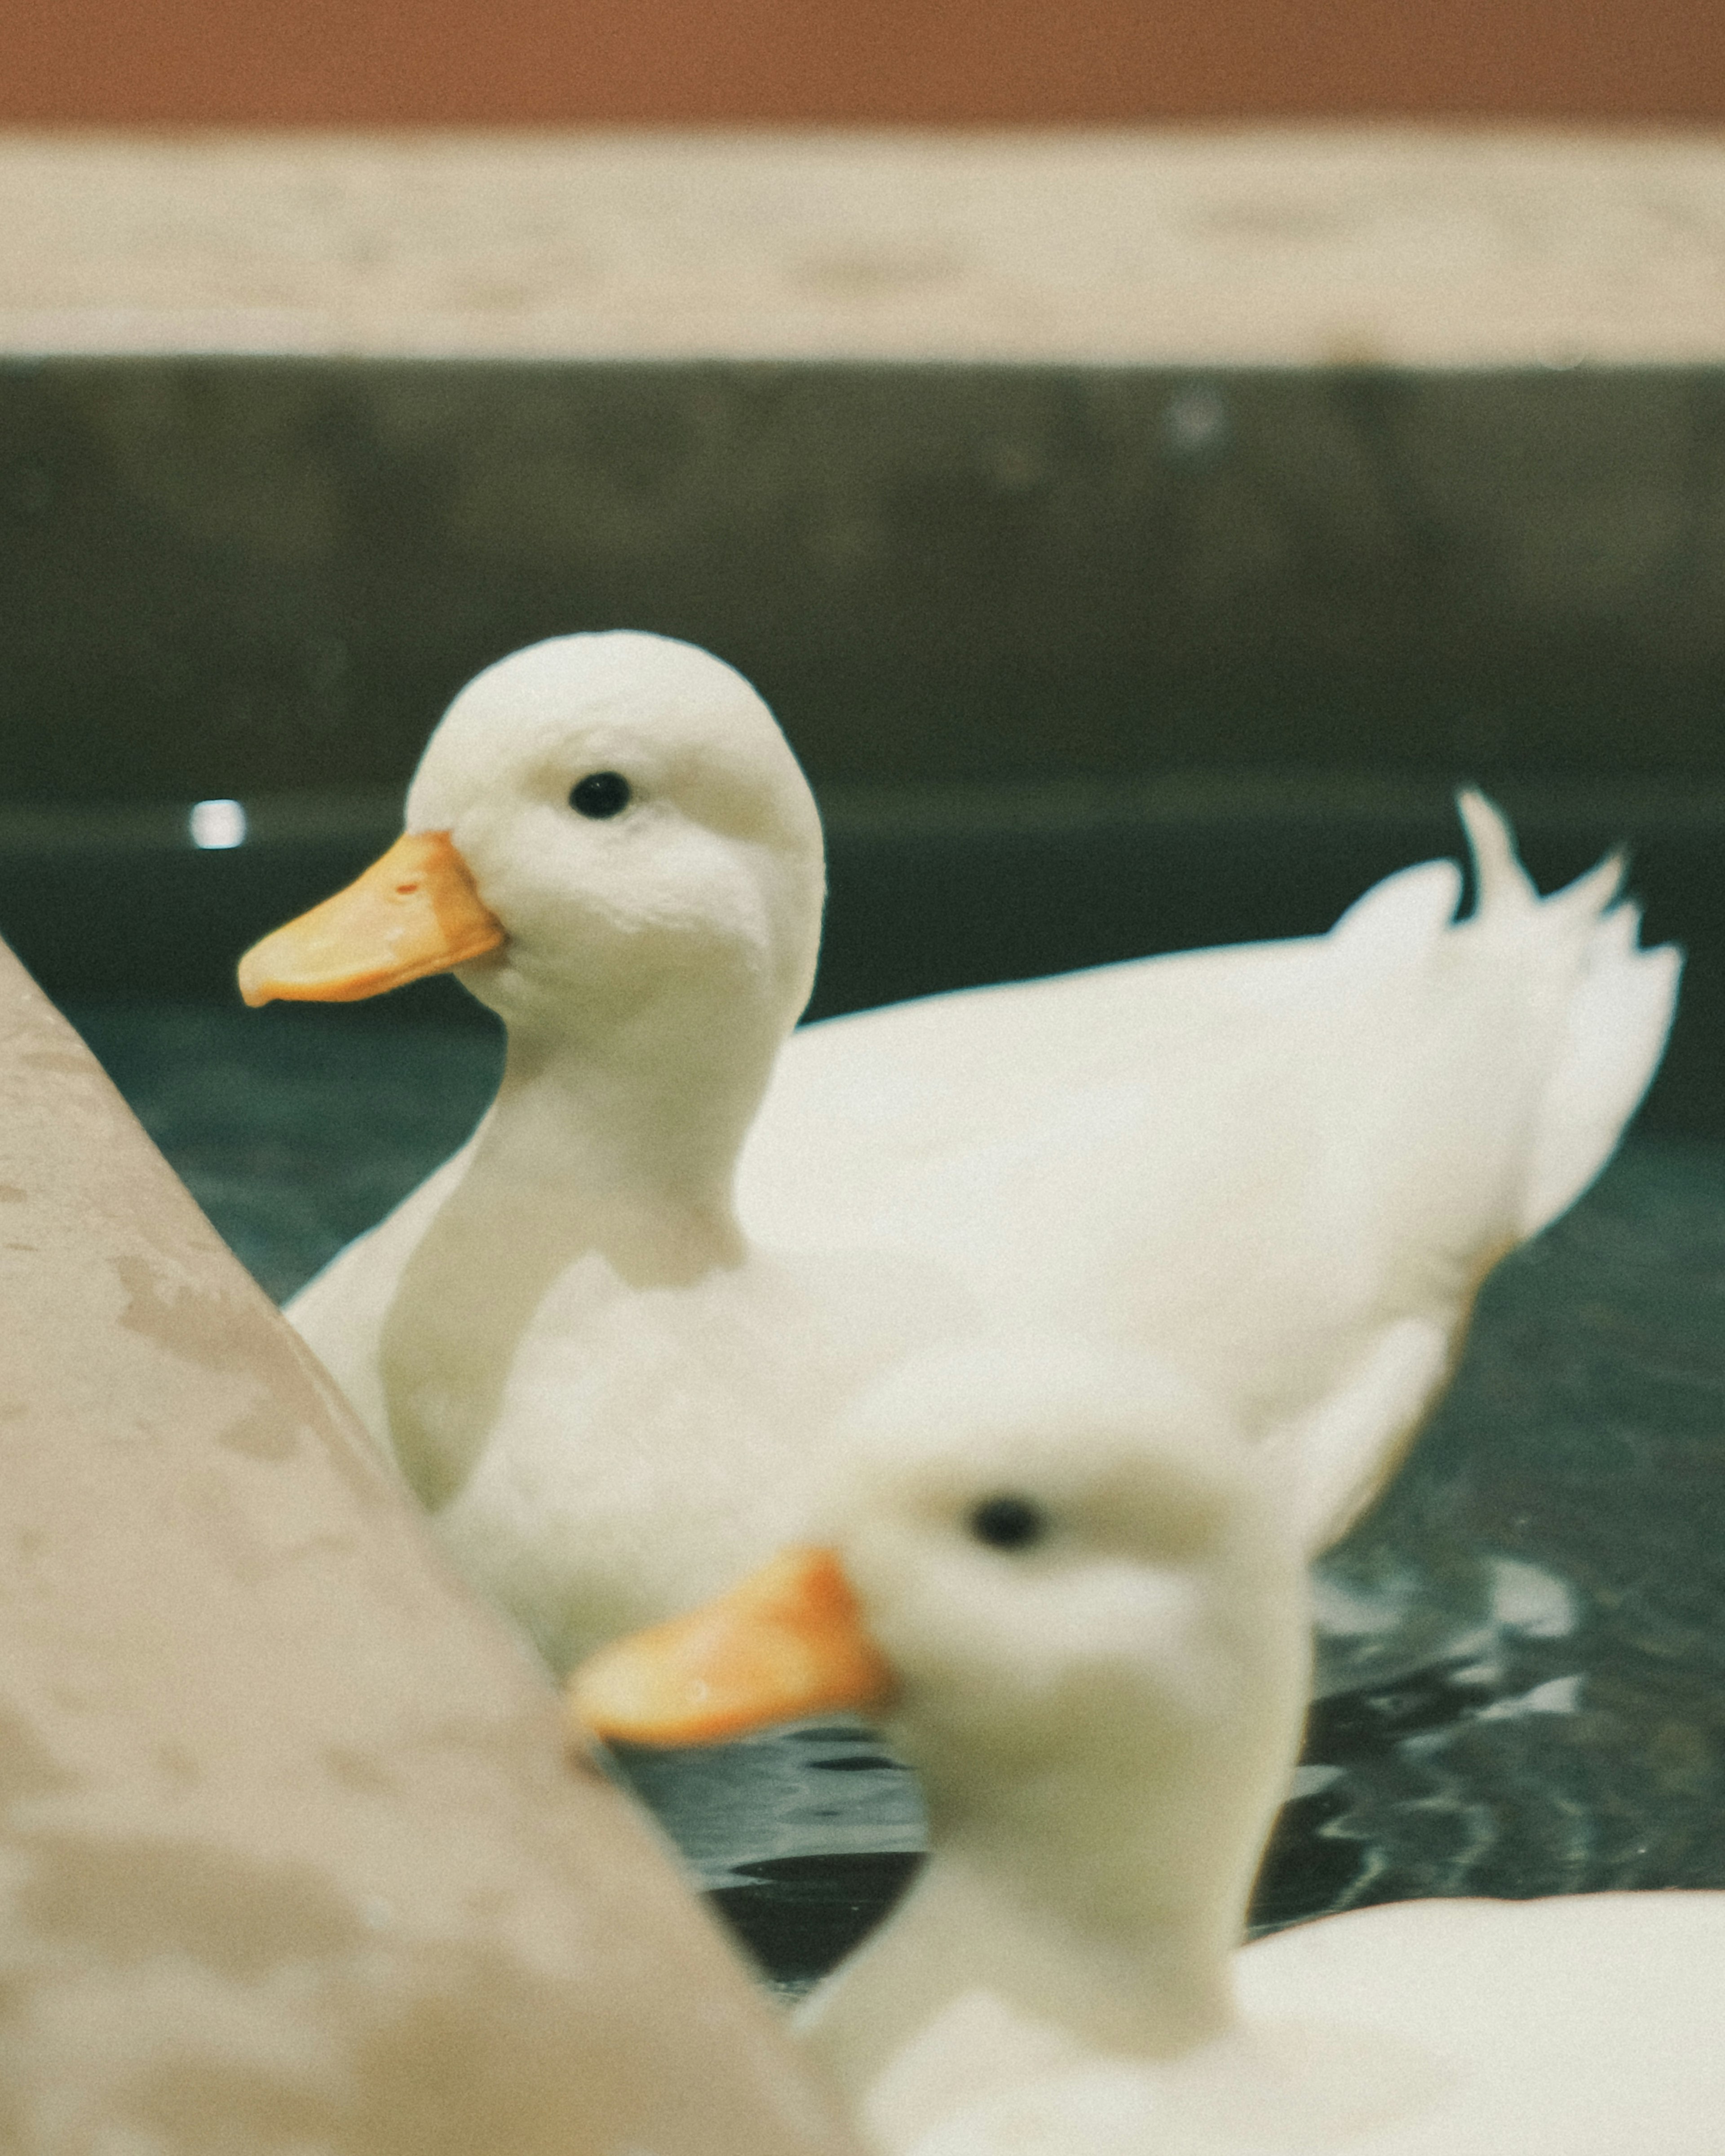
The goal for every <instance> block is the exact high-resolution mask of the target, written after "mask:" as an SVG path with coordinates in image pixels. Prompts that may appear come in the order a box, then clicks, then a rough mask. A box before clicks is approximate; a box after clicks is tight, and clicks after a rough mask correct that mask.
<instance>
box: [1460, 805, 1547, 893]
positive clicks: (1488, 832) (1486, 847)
mask: <svg viewBox="0 0 1725 2156" xmlns="http://www.w3.org/2000/svg"><path fill="white" fill-rule="evenodd" d="M1455 813H1456V814H1457V815H1458V816H1459V817H1460V818H1461V828H1462V829H1463V830H1464V831H1466V834H1467V847H1468V851H1469V852H1470V853H1471V855H1472V856H1473V874H1474V882H1475V885H1476V889H1477V894H1478V895H1477V897H1476V901H1475V904H1474V911H1475V912H1476V914H1485V913H1503V912H1508V911H1517V912H1522V911H1526V909H1527V907H1529V906H1537V905H1538V903H1539V893H1538V891H1536V890H1535V889H1534V886H1533V881H1532V878H1531V877H1530V876H1529V875H1528V874H1527V870H1525V869H1524V868H1523V867H1522V860H1521V855H1519V854H1518V853H1517V851H1516V841H1515V833H1514V832H1513V831H1512V829H1510V824H1509V819H1508V818H1507V816H1506V815H1505V814H1504V813H1503V811H1502V809H1501V808H1499V807H1498V806H1497V803H1496V802H1495V801H1488V800H1487V799H1486V797H1485V795H1484V794H1483V793H1481V792H1480V791H1479V789H1478V788H1477V787H1473V786H1464V787H1463V788H1461V791H1460V792H1459V793H1457V794H1456V796H1455Z"/></svg>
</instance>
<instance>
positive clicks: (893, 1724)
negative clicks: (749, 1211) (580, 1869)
mask: <svg viewBox="0 0 1725 2156" xmlns="http://www.w3.org/2000/svg"><path fill="white" fill-rule="evenodd" d="M844 1435H845V1443H844V1446H843V1448H842V1452H841V1454H840V1455H838V1456H839V1458H841V1459H842V1461H843V1465H842V1466H840V1468H839V1481H838V1485H837V1487H836V1489H835V1490H834V1491H833V1492H831V1493H829V1504H828V1506H827V1507H826V1513H825V1518H824V1529H825V1532H826V1535H827V1540H826V1542H825V1543H824V1545H823V1546H822V1547H820V1548H816V1549H813V1550H809V1551H805V1552H804V1553H803V1554H802V1556H801V1557H800V1558H798V1559H797V1560H796V1562H797V1563H800V1564H802V1565H803V1566H805V1567H809V1568H823V1569H824V1587H823V1589H822V1590H821V1593H820V1594H819V1597H818V1598H810V1597H809V1596H803V1597H802V1598H800V1602H801V1603H807V1602H809V1601H810V1600H811V1599H814V1600H818V1601H819V1604H820V1605H821V1606H822V1607H823V1608H824V1609H826V1610H828V1611H831V1610H834V1609H848V1616H847V1617H845V1619H844V1620H836V1619H831V1618H829V1620H827V1622H826V1625H825V1635H824V1638H823V1639H821V1640H816V1641H814V1643H813V1644H810V1641H811V1640H812V1637H813V1635H810V1634H809V1631H808V1628H807V1627H806V1626H804V1625H803V1620H802V1618H801V1616H800V1614H798V1609H799V1598H798V1595H797V1594H795V1593H794V1592H793V1591H792V1589H791V1588H790V1586H789V1585H788V1581H789V1578H790V1574H789V1573H788V1569H786V1568H788V1566H789V1565H790V1563H791V1562H792V1560H790V1559H786V1560H784V1561H783V1567H782V1568H781V1570H780V1574H779V1576H778V1579H777V1582H776V1584H775V1586H774V1588H773V1593H772V1594H770V1595H769V1596H767V1597H764V1598H763V1597H762V1594H760V1593H759V1592H757V1591H754V1590H752V1589H750V1588H748V1587H747V1586H746V1587H745V1589H742V1590H741V1591H739V1592H737V1593H736V1594H732V1595H731V1596H729V1597H726V1598H725V1599H721V1602H719V1603H717V1604H713V1605H711V1606H710V1607H709V1608H707V1609H705V1610H703V1611H701V1612H698V1613H696V1614H694V1615H693V1616H691V1617H690V1618H688V1619H685V1620H678V1621H674V1622H672V1623H670V1624H667V1625H662V1626H661V1627H660V1628H658V1630H656V1631H653V1632H649V1633H647V1634H644V1635H640V1636H639V1638H638V1639H636V1640H626V1641H624V1642H620V1643H619V1644H618V1645H614V1647H613V1648H611V1649H610V1650H608V1651H607V1652H606V1653H603V1654H601V1655H598V1656H596V1657H595V1658H594V1659H593V1662H592V1663H591V1664H590V1665H589V1666H588V1668H587V1669H586V1670H585V1671H583V1672H582V1673H581V1674H580V1675H579V1676H578V1678H577V1680H576V1681H575V1683H574V1685H573V1686H572V1702H573V1704H574V1707H575V1711H576V1712H577V1714H578V1717H579V1719H580V1720H581V1721H582V1722H583V1724H584V1725H585V1726H586V1727H588V1728H589V1729H592V1730H594V1731H596V1732H598V1734H600V1735H602V1736H604V1735H614V1736H626V1737H628V1738H630V1739H631V1741H633V1742H635V1743H652V1742H662V1741H663V1742H678V1743H688V1742H691V1741H698V1740H699V1739H700V1738H701V1737H702V1736H703V1735H704V1734H707V1733H711V1734H713V1735H717V1734H721V1733H724V1734H734V1733H737V1732H739V1731H741V1730H743V1729H747V1728H749V1727H759V1726H763V1725H764V1724H765V1723H767V1722H770V1721H772V1720H773V1719H775V1718H777V1716H778V1712H779V1710H780V1707H785V1708H788V1710H789V1711H791V1712H803V1711H806V1709H807V1708H808V1707H809V1706H810V1705H811V1704H817V1705H818V1706H819V1709H820V1711H824V1712H830V1711H832V1709H834V1707H839V1706H843V1705H849V1706H851V1707H861V1708H863V1709H865V1710H866V1711H872V1712H876V1713H877V1714H879V1715H880V1717H881V1718H882V1720H883V1721H884V1722H885V1724H886V1729H887V1731H888V1733H889V1734H890V1736H891V1738H892V1740H893V1741H894V1743H896V1745H897V1746H898V1747H899V1748H901V1750H902V1752H903V1753H904V1754H905V1755H906V1757H907V1758H909V1759H910V1760H911V1762H912V1763H913V1764H915V1765H916V1767H917V1768H918V1770H919V1772H920V1774H922V1779H923V1782H924V1786H925V1789H926V1792H927V1801H928V1808H929V1817H930V1844H931V1847H930V1856H929V1859H928V1861H927V1866H925V1868H924V1870H923V1871H922V1874H921V1875H920V1876H919V1878H918V1880H917V1881H916V1883H915V1884H914V1885H913V1886H912V1887H911V1891H910V1892H909V1893H908V1894H907V1895H906V1897H905V1899H904V1900H903V1901H902V1902H901V1903H900V1904H899V1906H898V1907H897V1908H896V1910H895V1911H894V1912H892V1914H891V1916H890V1917H888V1918H887V1920H886V1922H885V1923H884V1924H883V1925H882V1926H881V1927H880V1929H879V1930H878V1931H877V1932H876V1933H875V1934H874V1935H873V1937H872V1938H870V1939H869V1940H867V1941H865V1943H864V1944H863V1945H862V1947H861V1948H860V1949H859V1950H858V1951H857V1952H856V1953H855V1954H853V1955H852V1956H851V1958H850V1959H849V1960H848V1961H847V1962H846V1963H844V1964H843V1965H842V1966H841V1968H840V1969H839V1970H838V1971H837V1972H836V1973H835V1974H834V1975H833V1976H832V1977H830V1978H829V1979H827V1981H826V1982H825V1984H823V1985H822V1986H820V1987H819V1989H817V1990H816V1991H815V1993H814V1994H812V1996H811V1998H810V1999H809V2000H808V2001H807V2002H806V2003H805V2005H804V2006H803V2008H802V2009H801V2010H800V2012H799V2015H798V2027H799V2030H800V2033H801V2035H802V2036H803V2040H804V2041H805V2042H806V2043H807V2044H808V2045H809V2048H810V2050H811V2051H812V2052H813V2053H814V2055H815V2056H816V2057H817V2058H818V2059H819V2060H820V2061H821V2062H822V2063H823V2064H824V2067H825V2068H826V2070H827V2071H828V2072H829V2075H830V2076H831V2077H832V2078H833V2080H834V2082H835V2083H836V2084H837V2086H838V2087H839V2090H840V2091H841V2092H842V2093H843V2095H844V2096H845V2098H846V2099H847V2101H848V2102H849V2103H850V2107H851V2109H852V2111H853V2113H854V2115H855V2118H856V2119H857V2121H858V2123H860V2125H861V2126H862V2127H863V2128H864V2129H865V2132H866V2133H867V2134H868V2135H869V2136H870V2138H871V2139H872V2141H873V2143H874V2144H875V2146H876V2147H877V2148H880V2149H881V2150H882V2151H884V2152H887V2156H1172V2152H1176V2151H1178V2152H1179V2153H1180V2156H1199V2152H1202V2156H1271V2152H1276V2156H1291V2152H1296V2151H1299V2152H1307V2156H1318V2152H1330V2151H1335V2152H1338V2156H1340V2152H1347V2156H1501V2152H1503V2151H1506V2150H1510V2149H1513V2150H1515V2151H1516V2152H1517V2156H1522V2152H1523V2151H1527V2152H1530V2156H1532V2153H1537V2156H1613V2152H1615V2151H1619V2150H1623V2149H1630V2148H1633V2149H1635V2151H1637V2152H1638V2156H1640V2152H1642V2151H1645V2152H1647V2156H1702V2152H1703V2151H1707V2150H1710V2149H1712V2148H1716V2147H1717V2136H1718V2132H1719V2121H1720V2119H1721V2117H1722V2116H1725V2112H1722V2110H1721V2107H1720V2106H1721V2099H1722V2097H1725V2061H1722V2060H1721V2056H1720V2054H1719V2051H1718V2046H1717V2029H1718V2027H1719V2025H1720V2015H1721V2012H1722V2010H1725V1894H1718V1893H1700V1892H1683V1893H1642V1894H1610V1895H1597V1896H1583V1897H1574V1899H1568V1900H1558V1901H1546V1902H1482V1901H1453V1902H1417V1903H1408V1904H1402V1905H1399V1906H1392V1907H1382V1908H1373V1909H1368V1910H1363V1911H1358V1912H1350V1913H1348V1914H1346V1915H1343V1916H1339V1917H1330V1918H1327V1919H1324V1920H1322V1921H1321V1922H1316V1923H1313V1924H1310V1925H1307V1926H1302V1927H1300V1928H1296V1929H1293V1930H1290V1931H1287V1932H1284V1933H1280V1934H1278V1935H1277V1936H1276V1937H1274V1938H1270V1939H1266V1940H1261V1941H1260V1942H1258V1943H1255V1944H1252V1945H1250V1946H1246V1947H1243V1948H1242V1947H1240V1945H1239V1944H1238V1942H1239V1940H1240V1937H1241V1934H1242V1933H1243V1930H1244V1927H1245V1911H1246V1906H1247V1902H1248V1898H1249V1896H1250V1887H1251V1882H1252V1878H1253V1876H1254V1873H1255V1869H1256V1866H1257V1864H1258V1862H1259V1860H1260V1856H1261V1852H1262V1850H1263V1847H1264V1845H1265V1842H1266V1839H1267V1836H1268V1835H1269V1832H1270V1830H1271V1825H1272V1824H1273V1821H1274V1818H1275V1814H1276V1807H1277V1804H1278V1803H1279V1802H1280V1799H1281V1795H1282V1794H1283V1792H1284V1791H1285V1789H1286V1784H1287V1781H1288V1778H1289V1776H1290V1774H1291V1771H1292V1768H1293V1765H1294V1763H1295V1760H1296V1757H1297V1754H1298V1748H1299V1739H1300V1732H1301V1722H1302V1719H1303V1702H1304V1697H1305V1691H1306V1683H1307V1673H1308V1662H1307V1641H1308V1637H1309V1610H1308V1606H1307V1587H1306V1568H1305V1561H1304V1548H1303V1544H1302V1543H1301V1539H1300V1537H1298V1536H1297V1535H1296V1534H1294V1533H1292V1532H1290V1522H1289V1519H1288V1517H1287V1514H1286V1507H1283V1506H1281V1505H1280V1504H1279V1503H1278V1502H1277V1501H1276V1497H1275V1495H1274V1493H1273V1492H1272V1491H1271V1490H1269V1489H1268V1488H1267V1487H1266V1483H1265V1481H1264V1478H1263V1476H1262V1475H1261V1473H1260V1471H1259V1467H1258V1465H1257V1462H1256V1459H1255V1451H1254V1449H1253V1448H1252V1447H1251V1446H1250V1445H1249V1444H1247V1443H1245V1441H1244V1440H1241V1438H1240V1435H1239V1434H1238V1430H1237V1427H1235V1425H1234V1424H1232V1422H1231V1419H1230V1418H1229V1417H1228V1416H1226V1415H1225V1414H1223V1413H1222V1412H1220V1411H1219V1409H1218V1407H1217V1405H1216V1404H1215V1403H1214V1401H1213V1400H1212V1399H1209V1397H1208V1396H1207V1395H1205V1394H1203V1393H1201V1392H1199V1391H1197V1390H1196V1389H1193V1388H1191V1387H1189V1385H1188V1384H1187V1383H1186V1382H1185V1381H1184V1380H1183V1378H1179V1377H1178V1375H1177V1374H1176V1373H1172V1372H1170V1371H1169V1370H1168V1369H1167V1368H1166V1366H1165V1365H1163V1364H1162V1363H1160V1362H1159V1361H1153V1360H1150V1359H1148V1358H1142V1357H1138V1356H1129V1355H1125V1354H1122V1352H1121V1351H1119V1350H1118V1349H1117V1348H1114V1347H1108V1346H1105V1345H1102V1344H1100V1343H1086V1342H1075V1341H1073V1340H1071V1339H1070V1338H1065V1339H1060V1340H1053V1341H1047V1340H1044V1341H1039V1340H1037V1339H1035V1338H1034V1337H1029V1336H1027V1337H1023V1338H1021V1339H1020V1340H1019V1342H1016V1343H1014V1345H1013V1346H1012V1347H1009V1348H1008V1347H1002V1346H1000V1345H999V1344H998V1343H991V1344H989V1345H988V1346H987V1347H986V1348H985V1347H983V1346H981V1345H976V1346H972V1347H961V1348H953V1349H947V1350H945V1351H942V1352H941V1353H937V1354H936V1355H934V1356H932V1357H929V1358H924V1359H923V1360H922V1362H921V1363H907V1364H906V1365H903V1366H901V1368H899V1369H898V1370H896V1371H895V1372H894V1373H891V1374H890V1375H889V1376H888V1377H887V1378H886V1379H885V1380H884V1381H883V1382H882V1383H880V1384H879V1385H877V1387H876V1388H875V1389H874V1390H873V1392H872V1393H871V1394H870V1395H868V1396H866V1397H865V1399H863V1400H862V1401H861V1402H860V1403H859V1404H857V1405H856V1407H855V1409H853V1412H852V1413H851V1414H850V1417H849V1418H848V1419H847V1424H846V1427H845V1433H844ZM847 1598H848V1601H847ZM768 1620H772V1623H773V1624H776V1625H778V1626H779V1627H780V1628H781V1629H784V1630H790V1629H791V1628H792V1627H793V1626H794V1627H795V1628H796V1635H797V1641H798V1645H797V1649H796V1650H795V1651H792V1650H789V1649H787V1648H785V1647H783V1646H781V1645H778V1643H777V1641H776V1640H775V1639H774V1637H773V1632H772V1628H771V1625H769V1621H768ZM829 1669H830V1670H831V1671H833V1672H834V1676H833V1677H832V1680H831V1681H828V1680H827V1678H826V1676H824V1672H825V1671H827V1670H829ZM839 1672H842V1673H843V1674H842V1675H840V1674H839ZM704 1723H706V1725H710V1727H704V1726H703V1725H704Z"/></svg>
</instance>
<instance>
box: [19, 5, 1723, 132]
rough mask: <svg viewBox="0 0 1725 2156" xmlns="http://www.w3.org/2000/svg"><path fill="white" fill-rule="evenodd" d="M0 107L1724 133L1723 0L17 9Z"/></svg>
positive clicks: (283, 115)
mask: <svg viewBox="0 0 1725 2156" xmlns="http://www.w3.org/2000/svg"><path fill="white" fill-rule="evenodd" d="M0 26H3V29H4V36H5V45H4V50H5V63H4V71H3V79H0V122H5V123H8V124H23V125H28V126H67V125H72V126H87V125H91V124H95V125H100V126H224V127H256V126H264V127H275V126H299V127H331V126H341V127H377V126H414V127H446V126H484V127H519V126H557V127H561V126H572V125H573V126H591V125H594V124H599V125H619V124H622V125H631V126H633V125H637V124H647V125H652V126H659V125H665V124H671V125H677V126H731V125H734V124H737V123H749V124H768V125H774V126H797V127H801V126H810V125H816V126H824V125H839V126H858V125H862V126H906V125H908V126H935V127H947V126H978V125H992V126H1020V125H1026V124H1028V125H1031V126H1048V125H1050V124H1054V125H1073V124H1077V125H1084V126H1091V125H1096V124H1098V123H1116V124H1118V123H1126V124H1130V125H1137V124H1142V123H1143V122H1146V121H1171V120H1173V121H1201V122H1211V123H1214V122H1222V123H1224V124H1233V123H1237V122H1239V121H1246V120H1271V119H1274V120H1283V119H1289V118H1318V119H1325V120H1336V119H1353V118H1362V119H1364V118H1384V117H1386V116H1398V115H1420V116H1422V117H1427V118H1436V119H1440V120H1444V121H1481V120H1502V119H1507V120H1515V121H1527V120H1553V121H1686V122H1703V123H1704V122H1707V121H1717V120H1718V119H1719V118H1720V117H1721V116H1722V114H1725V54H1722V49H1721V47H1722V38H1721V33H1720V27H1719V23H1718V18H1717V12H1716V11H1715V10H1714V9H1712V8H1710V7H1708V6H1707V5H1706V4H1705V0H1585V4H1582V0H1425V4H1424V5H1420V6H1413V5H1409V4H1405V0H1281V4H1273V0H1063V4H1062V5H1060V6H1059V7H1057V8H1055V7H1050V6H1049V5H1047V4H1046V0H921V4H911V0H896V4H890V5H883V4H880V3H879V0H875V4H872V5H851V6H847V5H846V4H845V0H774V3H773V4H769V3H768V0H710V4H707V5H705V6H697V5H693V4H691V0H490V4H481V0H418V4H415V5H413V6H407V5H404V4H403V0H296V4H295V5H293V6H290V7H281V6H271V5H269V4H267V3H266V0H225V4H219V3H218V4H213V0H153V4H151V6H149V7H147V8H145V7H141V6H138V5H136V0H64V4H62V5H59V6H56V7H54V8H45V7H42V6H39V5H21V4H19V0H8V6H7V7H6V8H4V9H3V10H0Z"/></svg>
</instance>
